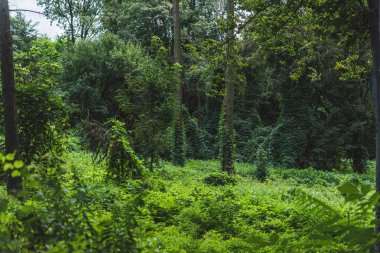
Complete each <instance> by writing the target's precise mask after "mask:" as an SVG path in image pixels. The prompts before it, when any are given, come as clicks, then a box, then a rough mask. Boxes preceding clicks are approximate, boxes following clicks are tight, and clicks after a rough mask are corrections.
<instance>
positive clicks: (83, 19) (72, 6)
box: [37, 0, 102, 43]
mask: <svg viewBox="0 0 380 253" xmlns="http://www.w3.org/2000/svg"><path fill="white" fill-rule="evenodd" d="M37 3H38V5H40V6H41V7H43V8H44V14H45V16H46V17H47V18H48V19H50V20H51V21H56V22H57V23H58V25H59V26H60V27H61V28H62V29H63V30H64V32H65V33H66V34H65V35H66V37H67V39H68V40H70V41H71V42H72V43H75V42H76V40H77V39H88V38H91V37H94V36H96V35H97V34H98V33H99V30H100V20H99V15H100V12H101V5H102V1H101V0H94V1H85V0H75V1H72V0H69V1H59V0H38V1H37Z"/></svg>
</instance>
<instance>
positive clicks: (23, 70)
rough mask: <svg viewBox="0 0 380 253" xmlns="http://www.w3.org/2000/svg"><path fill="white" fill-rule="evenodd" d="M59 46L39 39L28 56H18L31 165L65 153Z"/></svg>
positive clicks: (24, 139)
mask: <svg viewBox="0 0 380 253" xmlns="http://www.w3.org/2000/svg"><path fill="white" fill-rule="evenodd" d="M58 47H59V43H54V42H51V41H50V40H49V39H38V40H34V41H33V42H32V45H31V48H30V50H29V51H28V52H27V53H26V52H20V53H16V54H15V78H16V83H17V90H16V92H17V93H16V96H17V106H18V108H19V110H18V125H19V137H20V147H21V149H20V153H21V158H22V159H23V160H24V161H25V162H26V163H27V164H29V163H31V162H32V161H36V160H38V159H39V158H40V157H41V156H43V155H45V154H46V153H49V152H50V153H56V154H60V153H62V149H63V143H62V138H63V136H62V135H63V131H64V130H65V128H66V127H67V116H66V108H65V104H64V103H63V101H62V98H61V94H60V92H59V89H58V83H59V82H60V81H61V79H60V73H61V71H62V65H61V64H60V55H59V52H58Z"/></svg>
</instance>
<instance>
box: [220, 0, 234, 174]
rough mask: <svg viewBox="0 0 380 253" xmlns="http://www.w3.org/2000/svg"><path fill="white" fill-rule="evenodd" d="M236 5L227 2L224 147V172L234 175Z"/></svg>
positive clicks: (232, 1)
mask: <svg viewBox="0 0 380 253" xmlns="http://www.w3.org/2000/svg"><path fill="white" fill-rule="evenodd" d="M234 8H235V4H234V0H227V24H228V29H229V30H228V32H227V35H226V41H227V51H226V61H227V66H226V95H225V98H224V122H225V137H224V140H223V141H224V143H223V147H222V171H225V172H228V173H229V174H233V173H234V172H235V169H234V122H233V116H234V96H235V95H234V82H235V67H234V59H233V50H234V30H235V20H234V16H235V9H234Z"/></svg>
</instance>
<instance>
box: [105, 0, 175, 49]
mask: <svg viewBox="0 0 380 253" xmlns="http://www.w3.org/2000/svg"><path fill="white" fill-rule="evenodd" d="M170 10H171V3H170V1H167V0H164V1H162V0H144V1H143V0H137V1H135V0H133V1H131V0H128V1H113V0H105V1H104V10H103V16H102V23H103V25H104V27H105V29H106V30H107V31H109V32H111V33H113V34H115V35H118V36H119V37H120V38H122V39H123V40H125V41H131V42H133V43H138V44H142V45H143V46H145V47H147V46H149V45H150V44H151V38H152V37H153V36H158V37H159V38H161V39H162V40H163V41H164V45H165V46H166V47H168V46H169V44H170V43H169V41H170V36H171V25H172V17H171V15H170Z"/></svg>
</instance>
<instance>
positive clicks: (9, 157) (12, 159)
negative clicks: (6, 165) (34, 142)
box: [5, 153, 16, 161]
mask: <svg viewBox="0 0 380 253" xmlns="http://www.w3.org/2000/svg"><path fill="white" fill-rule="evenodd" d="M15 157H16V154H15V153H13V154H7V155H6V156H5V159H6V160H7V161H14V159H15Z"/></svg>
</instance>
